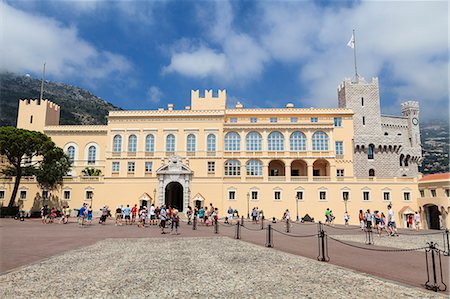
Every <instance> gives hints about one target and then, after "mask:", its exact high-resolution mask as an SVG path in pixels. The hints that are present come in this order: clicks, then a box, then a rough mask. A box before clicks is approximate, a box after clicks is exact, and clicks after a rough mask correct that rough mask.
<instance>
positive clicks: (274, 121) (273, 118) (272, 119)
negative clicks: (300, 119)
mask: <svg viewBox="0 0 450 299" xmlns="http://www.w3.org/2000/svg"><path fill="white" fill-rule="evenodd" d="M270 122H271V123H276V122H278V118H276V117H271V118H270Z"/></svg>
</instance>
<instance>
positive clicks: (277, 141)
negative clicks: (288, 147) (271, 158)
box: [267, 132, 284, 151]
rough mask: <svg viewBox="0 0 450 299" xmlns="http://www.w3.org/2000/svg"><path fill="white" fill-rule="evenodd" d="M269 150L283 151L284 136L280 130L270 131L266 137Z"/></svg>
mask: <svg viewBox="0 0 450 299" xmlns="http://www.w3.org/2000/svg"><path fill="white" fill-rule="evenodd" d="M267 147H268V150H269V151H284V137H283V134H281V133H280V132H272V133H270V134H269V137H267Z"/></svg>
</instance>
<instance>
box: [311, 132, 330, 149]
mask: <svg viewBox="0 0 450 299" xmlns="http://www.w3.org/2000/svg"><path fill="white" fill-rule="evenodd" d="M312 150H313V151H327V150H328V135H327V134H325V133H324V132H322V131H319V132H315V133H314V134H313V136H312Z"/></svg>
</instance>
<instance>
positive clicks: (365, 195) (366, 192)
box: [363, 191, 370, 201]
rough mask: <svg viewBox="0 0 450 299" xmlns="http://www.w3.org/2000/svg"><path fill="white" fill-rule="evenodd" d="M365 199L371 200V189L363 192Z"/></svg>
mask: <svg viewBox="0 0 450 299" xmlns="http://www.w3.org/2000/svg"><path fill="white" fill-rule="evenodd" d="M363 200H366V201H367V200H370V193H369V191H364V192H363Z"/></svg>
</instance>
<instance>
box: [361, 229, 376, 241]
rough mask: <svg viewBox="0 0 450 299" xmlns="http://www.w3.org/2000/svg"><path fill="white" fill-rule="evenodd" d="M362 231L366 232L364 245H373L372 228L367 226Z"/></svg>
mask: <svg viewBox="0 0 450 299" xmlns="http://www.w3.org/2000/svg"><path fill="white" fill-rule="evenodd" d="M364 232H365V233H366V242H365V243H366V245H375V242H374V240H373V232H372V228H371V227H368V228H366V229H365V230H364Z"/></svg>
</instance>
